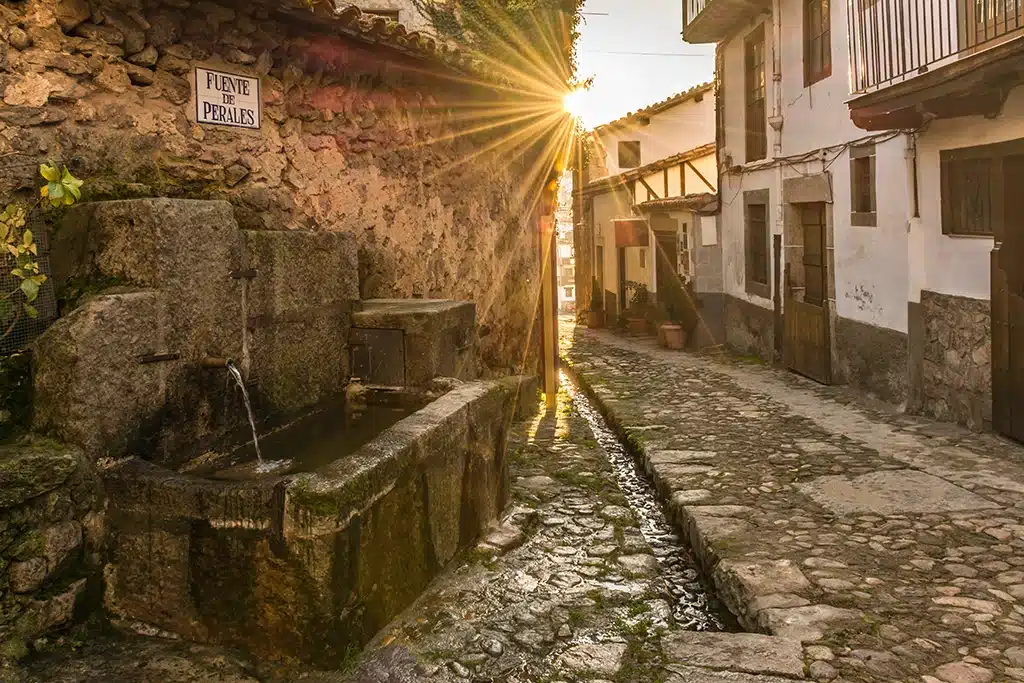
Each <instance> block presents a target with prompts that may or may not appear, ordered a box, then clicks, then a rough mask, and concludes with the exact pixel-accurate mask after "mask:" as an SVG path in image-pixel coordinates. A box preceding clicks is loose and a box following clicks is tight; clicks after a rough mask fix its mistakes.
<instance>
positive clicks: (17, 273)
mask: <svg viewBox="0 0 1024 683" xmlns="http://www.w3.org/2000/svg"><path fill="white" fill-rule="evenodd" d="M11 275H13V276H14V277H20V278H21V279H23V280H24V279H25V278H26V277H27V275H28V274H27V273H26V272H25V271H24V270H22V269H21V268H15V269H14V270H12V271H11Z"/></svg>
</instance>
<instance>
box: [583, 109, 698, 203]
mask: <svg viewBox="0 0 1024 683" xmlns="http://www.w3.org/2000/svg"><path fill="white" fill-rule="evenodd" d="M650 121H651V122H650V124H649V125H646V126H643V125H640V124H638V123H633V122H631V123H628V124H624V125H621V126H615V127H612V128H599V129H598V130H597V131H596V133H597V139H598V141H599V144H598V145H597V149H596V150H595V153H596V154H600V155H602V156H603V158H604V169H605V173H599V174H597V175H593V176H592V177H591V180H597V179H599V178H601V177H606V176H614V175H619V174H620V173H622V172H623V171H627V170H629V169H624V168H619V159H618V155H619V141H621V140H639V141H640V163H641V165H646V164H650V163H654V162H655V161H660V160H661V159H664V158H666V157H670V156H673V155H675V154H679V153H680V152H686V151H688V150H691V149H694V148H695V147H700V146H701V145H706V144H709V143H713V142H714V141H715V95H714V92H713V91H709V92H706V93H704V98H703V100H701V101H700V102H696V101H695V100H693V99H690V100H687V101H685V102H682V103H681V104H678V105H676V106H674V107H672V108H671V109H666V110H665V111H662V112H659V113H657V114H655V115H653V116H651V117H650ZM599 165H600V164H599V163H598V164H595V166H599ZM596 170H597V169H594V172H596ZM661 184H662V183H659V184H658V185H652V187H654V189H655V190H658V188H659V187H660V185H661Z"/></svg>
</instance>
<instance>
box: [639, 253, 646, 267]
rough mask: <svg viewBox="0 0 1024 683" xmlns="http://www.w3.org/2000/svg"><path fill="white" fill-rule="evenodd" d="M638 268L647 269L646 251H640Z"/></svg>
mask: <svg viewBox="0 0 1024 683" xmlns="http://www.w3.org/2000/svg"><path fill="white" fill-rule="evenodd" d="M640 267H641V268H646V267H647V250H646V249H641V250H640Z"/></svg>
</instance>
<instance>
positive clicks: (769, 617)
mask: <svg viewBox="0 0 1024 683" xmlns="http://www.w3.org/2000/svg"><path fill="white" fill-rule="evenodd" d="M863 617H864V613H863V612H861V611H860V610H853V609H842V608H839V607H832V606H831V605H806V606H803V607H789V608H779V609H775V608H772V609H766V610H762V611H761V612H760V613H759V614H758V615H757V623H758V625H759V626H760V627H761V629H763V630H764V631H767V632H768V633H771V634H773V635H776V636H779V637H780V638H787V639H789V640H796V641H799V642H801V643H812V642H815V641H818V640H821V639H822V638H824V637H825V636H826V635H828V634H829V633H830V632H832V631H834V630H836V629H839V628H842V626H843V625H844V624H849V623H860V621H861V620H862V619H863Z"/></svg>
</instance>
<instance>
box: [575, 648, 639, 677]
mask: <svg viewBox="0 0 1024 683" xmlns="http://www.w3.org/2000/svg"><path fill="white" fill-rule="evenodd" d="M625 654H626V646H625V644H623V643H601V644H585V645H577V646H575V647H571V648H569V649H568V650H566V651H565V652H564V653H563V654H562V656H561V657H559V658H558V664H559V665H560V666H561V667H564V668H566V669H568V670H569V671H572V672H575V673H589V674H596V675H598V676H607V677H608V678H612V677H614V676H615V674H617V673H619V669H621V668H622V658H623V656H625Z"/></svg>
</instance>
